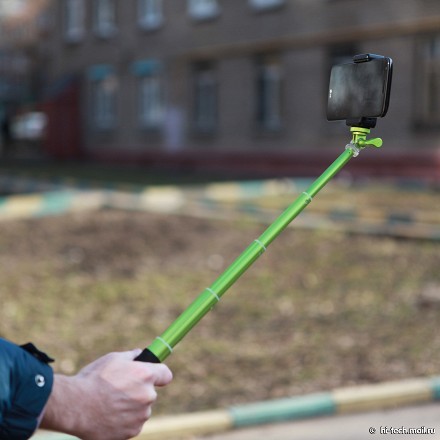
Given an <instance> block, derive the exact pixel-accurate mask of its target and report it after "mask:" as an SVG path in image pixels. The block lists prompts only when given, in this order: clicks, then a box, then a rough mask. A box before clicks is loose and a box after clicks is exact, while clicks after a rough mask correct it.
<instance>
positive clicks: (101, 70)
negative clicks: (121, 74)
mask: <svg viewBox="0 0 440 440" xmlns="http://www.w3.org/2000/svg"><path fill="white" fill-rule="evenodd" d="M89 79H90V81H91V86H92V106H91V108H92V110H93V114H92V120H93V123H94V127H95V128H97V129H99V130H109V129H113V128H115V126H116V99H117V91H118V79H117V77H116V74H115V72H114V69H113V68H112V67H111V66H107V65H95V66H92V67H91V68H90V69H89Z"/></svg>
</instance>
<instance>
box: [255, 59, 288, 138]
mask: <svg viewBox="0 0 440 440" xmlns="http://www.w3.org/2000/svg"><path fill="white" fill-rule="evenodd" d="M281 88H282V69H281V63H280V59H279V56H278V55H277V54H270V55H263V56H260V57H258V59H257V112H256V114H257V124H258V126H259V128H261V129H263V130H267V131H278V130H280V129H281V122H282V121H281Z"/></svg>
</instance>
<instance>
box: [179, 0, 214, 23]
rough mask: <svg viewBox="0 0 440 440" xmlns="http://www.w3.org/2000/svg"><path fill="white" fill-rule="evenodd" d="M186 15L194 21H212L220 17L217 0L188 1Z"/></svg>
mask: <svg viewBox="0 0 440 440" xmlns="http://www.w3.org/2000/svg"><path fill="white" fill-rule="evenodd" d="M187 6H188V15H189V16H190V17H191V19H193V20H195V21H209V20H214V19H216V18H217V17H219V15H220V5H219V2H218V0H188V4H187Z"/></svg>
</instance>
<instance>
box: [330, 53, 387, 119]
mask: <svg viewBox="0 0 440 440" xmlns="http://www.w3.org/2000/svg"><path fill="white" fill-rule="evenodd" d="M392 71H393V61H392V59H391V58H389V57H384V56H381V55H374V54H361V55H356V56H354V57H353V62H351V63H346V64H337V65H335V66H333V67H332V70H331V74H330V85H329V92H328V103H327V119H328V120H329V121H337V120H342V119H347V120H350V119H357V120H360V119H363V118H380V117H383V116H385V114H386V112H387V110H388V105H389V101H390V91H391V79H392ZM347 123H348V122H347Z"/></svg>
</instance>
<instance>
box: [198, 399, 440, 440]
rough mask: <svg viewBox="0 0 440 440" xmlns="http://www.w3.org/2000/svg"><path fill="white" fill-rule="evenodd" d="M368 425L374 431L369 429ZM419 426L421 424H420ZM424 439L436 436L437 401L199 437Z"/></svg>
mask: <svg viewBox="0 0 440 440" xmlns="http://www.w3.org/2000/svg"><path fill="white" fill-rule="evenodd" d="M381 427H382V429H383V430H384V428H385V427H388V428H395V429H397V430H399V429H402V428H405V429H408V428H422V427H425V428H434V429H435V433H434V434H430V433H426V434H403V433H400V432H399V431H397V432H396V433H394V434H392V433H390V432H389V433H388V434H385V433H383V434H382V433H381ZM370 429H371V430H372V431H373V430H375V432H374V433H370ZM422 429H423V428H422ZM398 438H401V439H402V440H403V439H405V440H421V439H423V440H428V439H440V403H432V404H426V405H419V406H415V407H406V408H399V409H394V410H386V411H375V412H370V413H364V414H349V415H339V416H330V417H323V418H317V419H309V420H301V421H296V422H288V423H281V424H274V425H267V426H259V427H252V428H248V429H239V430H235V431H231V432H227V433H224V434H217V435H212V436H206V437H198V439H199V440H202V439H203V440H374V439H377V440H379V439H380V440H390V439H393V440H396V439H398Z"/></svg>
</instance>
